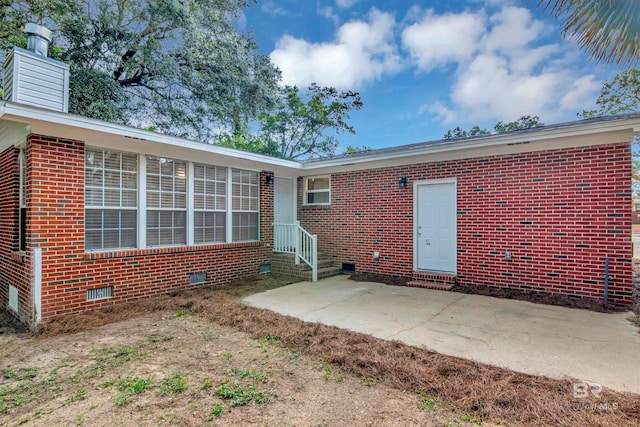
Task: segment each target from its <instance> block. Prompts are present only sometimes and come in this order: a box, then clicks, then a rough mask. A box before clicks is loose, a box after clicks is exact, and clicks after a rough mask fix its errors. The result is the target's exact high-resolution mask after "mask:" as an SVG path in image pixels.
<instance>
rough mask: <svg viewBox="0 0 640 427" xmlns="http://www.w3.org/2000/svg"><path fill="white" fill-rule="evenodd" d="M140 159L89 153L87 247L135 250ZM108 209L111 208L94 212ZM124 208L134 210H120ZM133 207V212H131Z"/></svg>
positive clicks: (127, 155) (108, 153)
mask: <svg viewBox="0 0 640 427" xmlns="http://www.w3.org/2000/svg"><path fill="white" fill-rule="evenodd" d="M137 169H138V157H137V155H135V154H127V153H121V152H118V151H108V150H101V149H96V148H87V149H86V150H85V206H86V207H87V209H85V248H86V249H87V250H100V249H117V248H130V247H135V246H136V243H137V239H136V233H137V218H138V216H137V215H138V214H137V210H136V209H135V208H136V207H137V205H138V197H137V194H138V192H137V188H138V176H137V172H138V171H137ZM90 207H97V208H101V207H105V208H110V209H93V208H90ZM122 207H126V208H130V209H119V208H122ZM131 208H132V209H131Z"/></svg>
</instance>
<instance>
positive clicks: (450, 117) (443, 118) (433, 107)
mask: <svg viewBox="0 0 640 427" xmlns="http://www.w3.org/2000/svg"><path fill="white" fill-rule="evenodd" d="M427 111H428V112H430V113H433V114H434V115H435V116H436V119H437V120H438V121H439V122H441V123H443V124H445V125H450V124H454V123H455V122H456V120H457V118H458V116H457V114H456V112H455V111H453V110H452V109H450V108H448V107H447V106H446V105H444V104H443V103H442V102H435V103H433V104H423V105H422V106H421V107H420V108H419V109H418V114H419V115H421V114H424V113H425V112H427Z"/></svg>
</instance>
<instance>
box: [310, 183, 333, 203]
mask: <svg viewBox="0 0 640 427" xmlns="http://www.w3.org/2000/svg"><path fill="white" fill-rule="evenodd" d="M329 203H331V180H330V178H329V176H314V177H309V178H305V179H304V204H305V205H328V204H329Z"/></svg>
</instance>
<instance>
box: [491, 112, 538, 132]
mask: <svg viewBox="0 0 640 427" xmlns="http://www.w3.org/2000/svg"><path fill="white" fill-rule="evenodd" d="M539 126H544V123H542V122H540V117H538V116H533V117H532V116H521V117H520V118H519V119H518V120H516V121H515V122H509V123H503V122H498V123H496V124H495V125H494V126H493V131H494V132H495V133H502V132H509V131H513V130H521V129H531V128H535V127H539Z"/></svg>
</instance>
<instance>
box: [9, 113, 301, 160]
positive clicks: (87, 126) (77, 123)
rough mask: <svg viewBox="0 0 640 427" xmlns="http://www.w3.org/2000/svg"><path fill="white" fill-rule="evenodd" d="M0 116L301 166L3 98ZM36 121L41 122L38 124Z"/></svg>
mask: <svg viewBox="0 0 640 427" xmlns="http://www.w3.org/2000/svg"><path fill="white" fill-rule="evenodd" d="M0 119H5V120H11V121H16V122H23V123H27V124H31V125H32V127H33V131H34V132H36V133H37V132H38V128H44V127H46V126H45V125H50V126H51V127H56V128H57V130H63V129H62V128H63V127H66V128H68V131H67V132H64V134H57V135H51V136H58V137H64V138H70V139H79V140H82V138H79V137H78V136H75V135H77V134H83V133H87V131H91V132H96V133H102V134H110V135H117V136H121V137H124V138H128V139H130V140H131V141H130V142H131V143H132V144H135V140H144V141H148V142H152V143H158V144H163V145H167V146H171V147H175V148H182V149H187V150H194V151H200V152H206V153H211V154H215V155H220V156H224V157H231V158H235V159H239V160H244V161H249V162H255V163H259V164H263V165H265V166H271V167H274V168H278V169H299V168H300V166H301V164H300V163H299V162H295V161H291V160H283V159H278V158H274V157H270V156H265V155H262V154H256V153H250V152H246V151H241V150H235V149H233V148H227V147H221V146H219V145H213V144H208V143H203V142H197V141H192V140H189V139H186V138H179V137H175V136H170V135H164V134H161V133H157V132H152V131H148V130H143V129H137V128H132V127H129V126H124V125H119V124H116V123H109V122H105V121H102V120H97V119H91V118H87V117H82V116H77V115H74V114H66V113H60V112H55V111H49V110H45V109H40V108H34V107H30V106H25V105H22V104H16V103H12V102H6V101H5V102H2V103H0ZM39 124H40V125H42V126H39ZM85 143H87V144H88V145H91V141H85Z"/></svg>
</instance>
